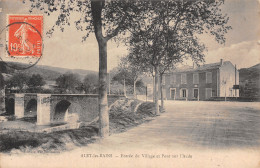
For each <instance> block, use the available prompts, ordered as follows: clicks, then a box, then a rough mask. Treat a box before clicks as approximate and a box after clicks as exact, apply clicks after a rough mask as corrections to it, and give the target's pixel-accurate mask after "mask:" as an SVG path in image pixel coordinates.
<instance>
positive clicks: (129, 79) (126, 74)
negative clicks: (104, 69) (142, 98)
mask: <svg viewBox="0 0 260 168" xmlns="http://www.w3.org/2000/svg"><path fill="white" fill-rule="evenodd" d="M142 72H143V67H141V66H138V65H137V64H131V62H130V61H129V57H128V56H125V57H122V58H121V60H120V63H119V65H118V72H117V74H115V75H114V77H113V80H114V81H118V82H119V83H122V84H124V88H125V84H127V85H131V86H133V95H134V97H135V98H136V83H137V81H138V80H139V78H140V76H141V75H142ZM139 82H140V81H139ZM124 90H125V89H124ZM124 92H125V91H124Z"/></svg>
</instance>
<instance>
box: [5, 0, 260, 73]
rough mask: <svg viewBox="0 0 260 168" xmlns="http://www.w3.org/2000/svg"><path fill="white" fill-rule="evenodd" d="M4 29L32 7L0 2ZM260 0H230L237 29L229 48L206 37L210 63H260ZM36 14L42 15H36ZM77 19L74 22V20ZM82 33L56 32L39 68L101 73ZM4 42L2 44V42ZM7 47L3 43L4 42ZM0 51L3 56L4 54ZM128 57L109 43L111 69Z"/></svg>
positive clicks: (17, 0) (92, 45) (48, 19)
mask: <svg viewBox="0 0 260 168" xmlns="http://www.w3.org/2000/svg"><path fill="white" fill-rule="evenodd" d="M0 8H2V12H0V29H3V28H4V27H5V26H6V14H27V13H28V10H29V5H28V4H22V3H21V0H2V1H1V0H0ZM259 9H260V0H226V1H225V4H224V5H223V12H224V13H227V14H228V16H229V17H230V22H229V24H230V25H231V26H232V27H233V29H232V30H230V31H229V33H228V34H227V36H226V37H227V41H226V44H225V45H219V44H217V43H216V42H215V41H214V39H213V37H212V36H208V35H203V37H202V38H201V40H202V41H203V42H204V43H205V44H206V45H207V47H208V52H207V53H206V57H205V60H206V63H212V62H217V61H219V60H220V59H221V58H223V59H224V60H228V61H231V62H232V63H233V64H237V66H238V68H244V67H250V66H253V65H255V64H257V63H260V22H259V21H260V10H259ZM34 13H39V12H37V11H34ZM56 18H57V15H52V16H45V17H44V31H45V32H46V31H47V30H48V29H50V28H51V27H52V25H53V24H54V22H55V21H56ZM72 19H73V18H72ZM82 35H84V34H83V33H82V32H80V31H77V30H76V28H75V26H74V25H72V26H70V27H66V29H65V31H64V32H60V31H59V30H57V31H55V32H54V34H53V36H52V37H51V38H47V37H44V39H43V40H44V41H43V42H44V53H43V58H42V59H41V61H40V62H39V63H38V64H41V65H50V66H55V67H64V68H71V69H87V70H95V71H98V46H97V42H96V39H95V36H94V35H93V34H92V35H91V36H90V37H89V38H88V39H87V41H86V42H84V43H82V42H81V37H82ZM1 42H2V41H1ZM2 43H3V42H2ZM4 52H5V51H4V50H3V47H2V48H1V49H0V54H1V56H2V55H3V54H4ZM126 54H127V48H126V47H125V46H124V45H119V46H117V44H116V43H114V42H109V43H108V68H109V69H112V68H113V67H115V66H116V65H117V64H118V58H119V57H120V56H123V55H126Z"/></svg>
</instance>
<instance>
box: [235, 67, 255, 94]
mask: <svg viewBox="0 0 260 168" xmlns="http://www.w3.org/2000/svg"><path fill="white" fill-rule="evenodd" d="M239 85H240V96H241V97H248V98H259V97H260V64H257V65H255V66H252V67H250V68H242V69H240V70H239Z"/></svg>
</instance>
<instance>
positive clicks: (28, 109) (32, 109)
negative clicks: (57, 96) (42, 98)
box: [24, 98, 37, 117]
mask: <svg viewBox="0 0 260 168" xmlns="http://www.w3.org/2000/svg"><path fill="white" fill-rule="evenodd" d="M24 115H25V116H31V117H32V116H37V100H36V99H34V98H33V99H31V100H29V102H28V103H27V104H26V106H25V111H24Z"/></svg>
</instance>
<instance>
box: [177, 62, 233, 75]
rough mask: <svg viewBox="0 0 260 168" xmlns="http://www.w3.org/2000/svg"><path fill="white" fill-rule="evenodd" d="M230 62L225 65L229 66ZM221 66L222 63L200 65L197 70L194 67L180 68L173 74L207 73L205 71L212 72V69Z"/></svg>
mask: <svg viewBox="0 0 260 168" xmlns="http://www.w3.org/2000/svg"><path fill="white" fill-rule="evenodd" d="M228 63H230V61H225V62H223V64H228ZM220 66H221V64H220V62H217V63H211V64H203V65H199V66H197V67H196V68H193V66H183V67H180V68H177V69H175V70H174V71H173V72H192V71H205V70H211V69H218V68H219V67H220Z"/></svg>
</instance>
